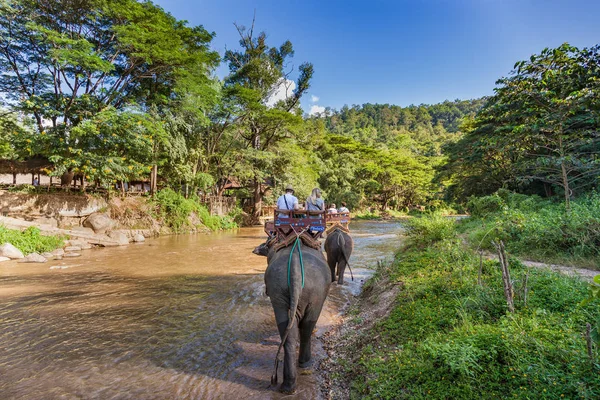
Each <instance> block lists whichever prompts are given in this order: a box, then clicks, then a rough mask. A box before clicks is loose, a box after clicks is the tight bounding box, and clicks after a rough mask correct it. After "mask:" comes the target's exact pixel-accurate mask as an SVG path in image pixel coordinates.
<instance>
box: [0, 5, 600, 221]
mask: <svg viewBox="0 0 600 400" xmlns="http://www.w3.org/2000/svg"><path fill="white" fill-rule="evenodd" d="M0 13H2V15H3V18H2V19H1V20H0V37H1V38H2V39H1V42H0V73H1V74H2V79H1V81H0V92H1V93H2V100H3V103H4V104H3V108H2V112H1V114H0V116H1V117H0V118H1V120H0V124H1V126H2V128H1V130H0V157H1V158H2V159H5V160H27V159H32V158H44V159H47V160H49V161H50V162H51V163H52V165H53V166H54V167H53V169H51V170H49V171H48V174H51V175H54V176H61V175H62V174H64V173H65V172H67V171H68V172H72V173H76V174H80V175H81V176H83V177H84V180H85V182H86V185H88V186H89V187H94V186H96V187H105V188H114V187H115V184H118V183H120V182H128V181H133V180H144V181H149V182H151V189H152V190H151V192H152V193H155V192H156V190H157V189H160V188H165V187H169V188H171V189H173V190H175V191H176V192H179V193H181V194H184V195H186V196H188V195H193V194H199V193H209V194H214V195H224V194H225V195H228V194H234V195H236V196H237V198H238V199H240V201H243V204H242V203H240V205H243V206H244V207H245V211H247V212H248V213H249V214H250V215H251V216H253V217H255V218H254V219H256V217H258V215H260V210H261V207H262V206H263V204H272V203H273V201H274V199H275V198H276V196H278V195H279V193H280V192H281V191H282V188H283V187H284V186H285V185H287V184H292V185H294V186H295V187H296V193H297V195H298V196H299V197H300V198H303V197H305V196H306V195H308V194H309V192H310V190H311V189H312V188H313V187H317V186H318V187H320V188H321V189H322V190H323V191H324V193H325V197H326V199H327V200H328V201H331V202H340V201H346V202H347V203H348V205H349V206H350V207H351V208H352V209H363V210H364V209H369V210H371V211H374V210H379V211H390V212H392V211H402V212H406V211H409V210H411V209H413V208H420V209H423V208H427V209H430V210H435V209H450V210H458V211H463V210H464V209H465V208H464V206H465V205H466V204H467V202H468V200H469V198H470V197H471V196H485V195H490V194H493V193H495V192H496V191H497V190H498V189H508V190H511V191H515V192H517V193H524V194H536V195H539V196H542V197H547V198H560V199H562V200H561V201H564V203H565V204H566V206H567V207H569V204H570V201H571V200H572V199H574V198H577V197H580V196H582V195H585V194H586V193H589V192H590V191H593V190H594V188H595V187H596V185H597V177H598V157H597V154H598V150H599V148H598V146H599V143H598V124H599V123H600V119H599V114H598V110H599V109H600V103H599V101H600V98H599V93H600V91H599V90H598V85H599V80H598V76H599V70H598V68H599V61H600V56H599V54H598V50H599V47H598V46H594V47H592V48H584V49H578V48H576V47H573V46H570V45H568V44H564V45H562V46H560V47H558V48H555V49H543V50H542V51H541V52H540V53H539V54H535V55H532V56H531V57H530V59H528V60H525V61H519V62H517V63H516V64H515V66H514V70H513V71H507V73H508V77H503V78H500V79H499V80H498V81H497V82H496V89H495V90H494V93H493V95H491V96H489V97H486V98H481V99H473V100H454V101H445V102H443V103H439V104H433V105H423V104H422V105H411V106H408V107H401V106H396V105H389V104H363V105H352V106H344V107H343V108H342V109H340V110H332V109H326V110H325V112H323V113H320V114H318V115H312V116H311V115H308V114H306V113H305V112H304V111H303V110H302V108H301V100H302V99H303V98H304V97H305V96H306V94H307V93H309V92H310V86H311V81H312V78H313V75H314V74H315V73H318V71H315V69H314V67H313V65H312V64H311V63H310V62H300V63H295V61H293V56H294V48H293V45H292V43H291V42H289V41H286V42H284V43H268V37H267V35H266V34H265V33H264V32H261V33H258V31H257V27H255V26H254V22H253V23H252V25H251V26H249V27H245V26H242V25H239V24H236V25H235V26H236V28H237V31H238V33H239V43H237V44H236V45H235V46H233V44H232V46H231V47H230V48H229V50H227V51H226V52H225V53H224V54H222V55H220V54H218V53H217V52H215V51H214V50H212V49H211V41H212V40H213V38H214V37H215V33H214V32H208V31H207V30H206V29H205V28H204V27H202V26H189V25H188V24H187V22H186V21H180V20H177V19H176V18H174V17H173V16H172V15H171V14H169V13H168V12H166V11H165V10H163V9H161V8H160V7H158V6H157V5H154V4H153V3H151V2H138V1H135V0H119V1H110V2H106V1H100V0H86V1H83V2H81V1H78V2H71V1H67V2H57V1H50V2H43V3H40V2H39V1H35V0H19V1H8V2H2V3H1V5H0ZM219 65H225V66H227V67H228V70H229V73H228V74H227V75H226V76H225V77H223V78H222V79H221V78H219V77H217V76H216V73H215V71H216V68H217V67H218V66H219Z"/></svg>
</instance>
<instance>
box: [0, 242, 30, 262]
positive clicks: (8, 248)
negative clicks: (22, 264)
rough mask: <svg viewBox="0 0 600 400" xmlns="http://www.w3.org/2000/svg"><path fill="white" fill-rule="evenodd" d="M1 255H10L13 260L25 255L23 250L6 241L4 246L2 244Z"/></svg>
mask: <svg viewBox="0 0 600 400" xmlns="http://www.w3.org/2000/svg"><path fill="white" fill-rule="evenodd" d="M0 256H1V257H8V258H10V259H11V260H16V259H19V258H24V257H25V256H24V255H23V252H22V251H21V250H19V249H17V248H16V247H15V246H13V245H12V244H10V243H4V244H3V245H2V246H0Z"/></svg>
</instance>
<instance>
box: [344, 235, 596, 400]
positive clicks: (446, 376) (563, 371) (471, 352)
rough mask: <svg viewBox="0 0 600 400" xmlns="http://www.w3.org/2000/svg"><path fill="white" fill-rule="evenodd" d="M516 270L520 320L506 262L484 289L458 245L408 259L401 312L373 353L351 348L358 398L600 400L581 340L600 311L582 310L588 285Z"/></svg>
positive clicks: (397, 268)
mask: <svg viewBox="0 0 600 400" xmlns="http://www.w3.org/2000/svg"><path fill="white" fill-rule="evenodd" d="M510 268H511V277H512V279H513V280H514V282H515V307H516V311H515V312H514V313H507V311H506V302H505V300H504V297H503V287H502V278H501V272H500V269H499V264H498V262H496V261H486V262H485V263H484V268H483V274H482V285H478V284H477V276H478V270H479V259H478V257H477V256H476V255H475V254H474V253H472V252H471V251H468V250H465V249H464V248H462V247H461V245H460V242H459V241H457V240H452V239H450V240H446V241H444V242H439V243H437V244H434V245H432V246H430V247H428V248H427V249H423V250H417V249H415V248H409V249H407V250H405V251H404V252H402V253H399V254H398V256H397V259H396V263H395V265H394V266H393V269H392V270H391V276H390V278H391V279H392V280H393V281H401V282H403V289H402V290H401V291H400V292H399V293H398V296H397V298H396V303H395V306H394V308H393V309H392V311H391V313H390V314H389V316H387V317H385V319H383V320H382V321H381V322H380V323H378V324H377V325H376V326H375V328H373V329H372V330H371V331H369V332H368V333H366V334H367V335H368V337H369V338H371V340H370V341H369V343H368V344H367V345H364V343H363V345H362V346H360V347H359V348H358V349H357V348H356V347H355V346H353V344H350V345H349V349H348V351H350V352H353V353H355V357H356V363H355V364H352V365H351V366H349V367H348V371H347V372H348V373H349V374H352V377H353V382H352V389H351V391H352V393H351V395H352V398H365V399H376V398H377V399H379V398H382V399H409V398H410V399H413V398H416V399H473V398H483V399H489V398H498V399H500V398H519V399H531V398H536V399H537V398H540V399H555V398H588V399H592V398H598V397H599V396H600V375H599V372H600V368H599V367H598V362H599V360H598V356H597V355H595V356H594V359H593V360H590V359H589V357H588V355H587V351H586V342H585V339H584V338H583V337H582V335H581V333H582V332H583V331H584V330H585V324H586V322H593V321H595V320H596V319H597V318H599V317H600V310H599V309H598V307H597V304H594V305H589V306H579V305H578V304H579V303H580V302H581V301H582V300H583V299H584V298H585V295H586V285H585V284H584V283H583V282H582V281H581V280H579V279H576V278H570V277H567V276H564V275H561V274H558V273H554V272H552V271H548V270H541V269H528V268H527V267H524V266H523V265H522V264H521V263H520V262H518V261H515V260H512V259H511V260H510ZM525 275H527V277H528V280H527V281H528V284H527V288H528V297H527V304H525V301H524V296H523V293H524V281H525V279H524V278H525ZM362 340H364V339H362Z"/></svg>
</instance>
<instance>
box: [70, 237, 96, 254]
mask: <svg viewBox="0 0 600 400" xmlns="http://www.w3.org/2000/svg"><path fill="white" fill-rule="evenodd" d="M67 245H68V246H74V247H79V249H80V250H84V249H85V250H87V249H91V248H92V245H91V244H89V243H88V242H86V241H85V240H82V239H75V240H67ZM75 251H79V250H75Z"/></svg>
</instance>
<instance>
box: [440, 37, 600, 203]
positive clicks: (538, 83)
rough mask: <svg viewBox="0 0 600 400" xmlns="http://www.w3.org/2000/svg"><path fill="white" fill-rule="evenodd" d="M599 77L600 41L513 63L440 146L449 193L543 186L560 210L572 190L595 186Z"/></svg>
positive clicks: (533, 190) (535, 189) (548, 51)
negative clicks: (461, 130)
mask: <svg viewBox="0 0 600 400" xmlns="http://www.w3.org/2000/svg"><path fill="white" fill-rule="evenodd" d="M599 74H600V46H594V47H592V48H584V49H578V48H576V47H573V46H570V45H568V44H563V45H561V46H559V47H558V48H555V49H544V50H543V51H542V52H541V53H540V54H536V55H532V56H531V57H530V59H529V60H525V61H520V62H518V63H516V64H515V69H514V71H513V74H512V76H510V77H508V78H502V79H500V80H498V82H497V85H498V87H497V88H496V89H495V95H494V96H492V97H490V98H489V99H488V100H487V101H486V103H485V105H484V107H483V109H482V110H481V111H480V112H479V113H478V114H477V116H476V117H475V118H474V120H472V121H470V122H469V123H468V124H466V128H467V129H466V132H467V134H466V135H465V136H464V137H463V138H461V139H460V140H459V141H458V142H456V143H455V144H451V145H449V146H448V147H447V152H448V154H449V156H450V161H449V165H448V167H447V168H446V173H447V174H450V175H452V176H453V185H454V186H455V188H454V189H453V193H452V195H453V196H454V197H455V198H461V197H462V198H463V199H464V198H465V197H466V196H468V195H469V194H473V195H482V194H490V193H492V192H494V191H495V190H497V189H498V188H500V187H508V188H510V189H514V190H521V191H526V192H529V193H542V191H543V193H544V194H545V195H550V194H553V193H558V194H562V195H563V196H564V199H565V205H566V207H567V210H568V209H569V202H570V200H571V198H572V196H573V195H578V194H582V193H585V191H587V190H589V189H590V188H591V187H594V186H596V185H597V183H598V181H597V176H598V174H599V172H600V164H599V162H598V160H597V157H596V156H595V155H596V154H597V153H598V151H599V150H600V140H599V139H600V138H599V137H598V130H599V127H600V97H599V96H598V93H599V91H598V84H599V82H600V80H598V76H599Z"/></svg>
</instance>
